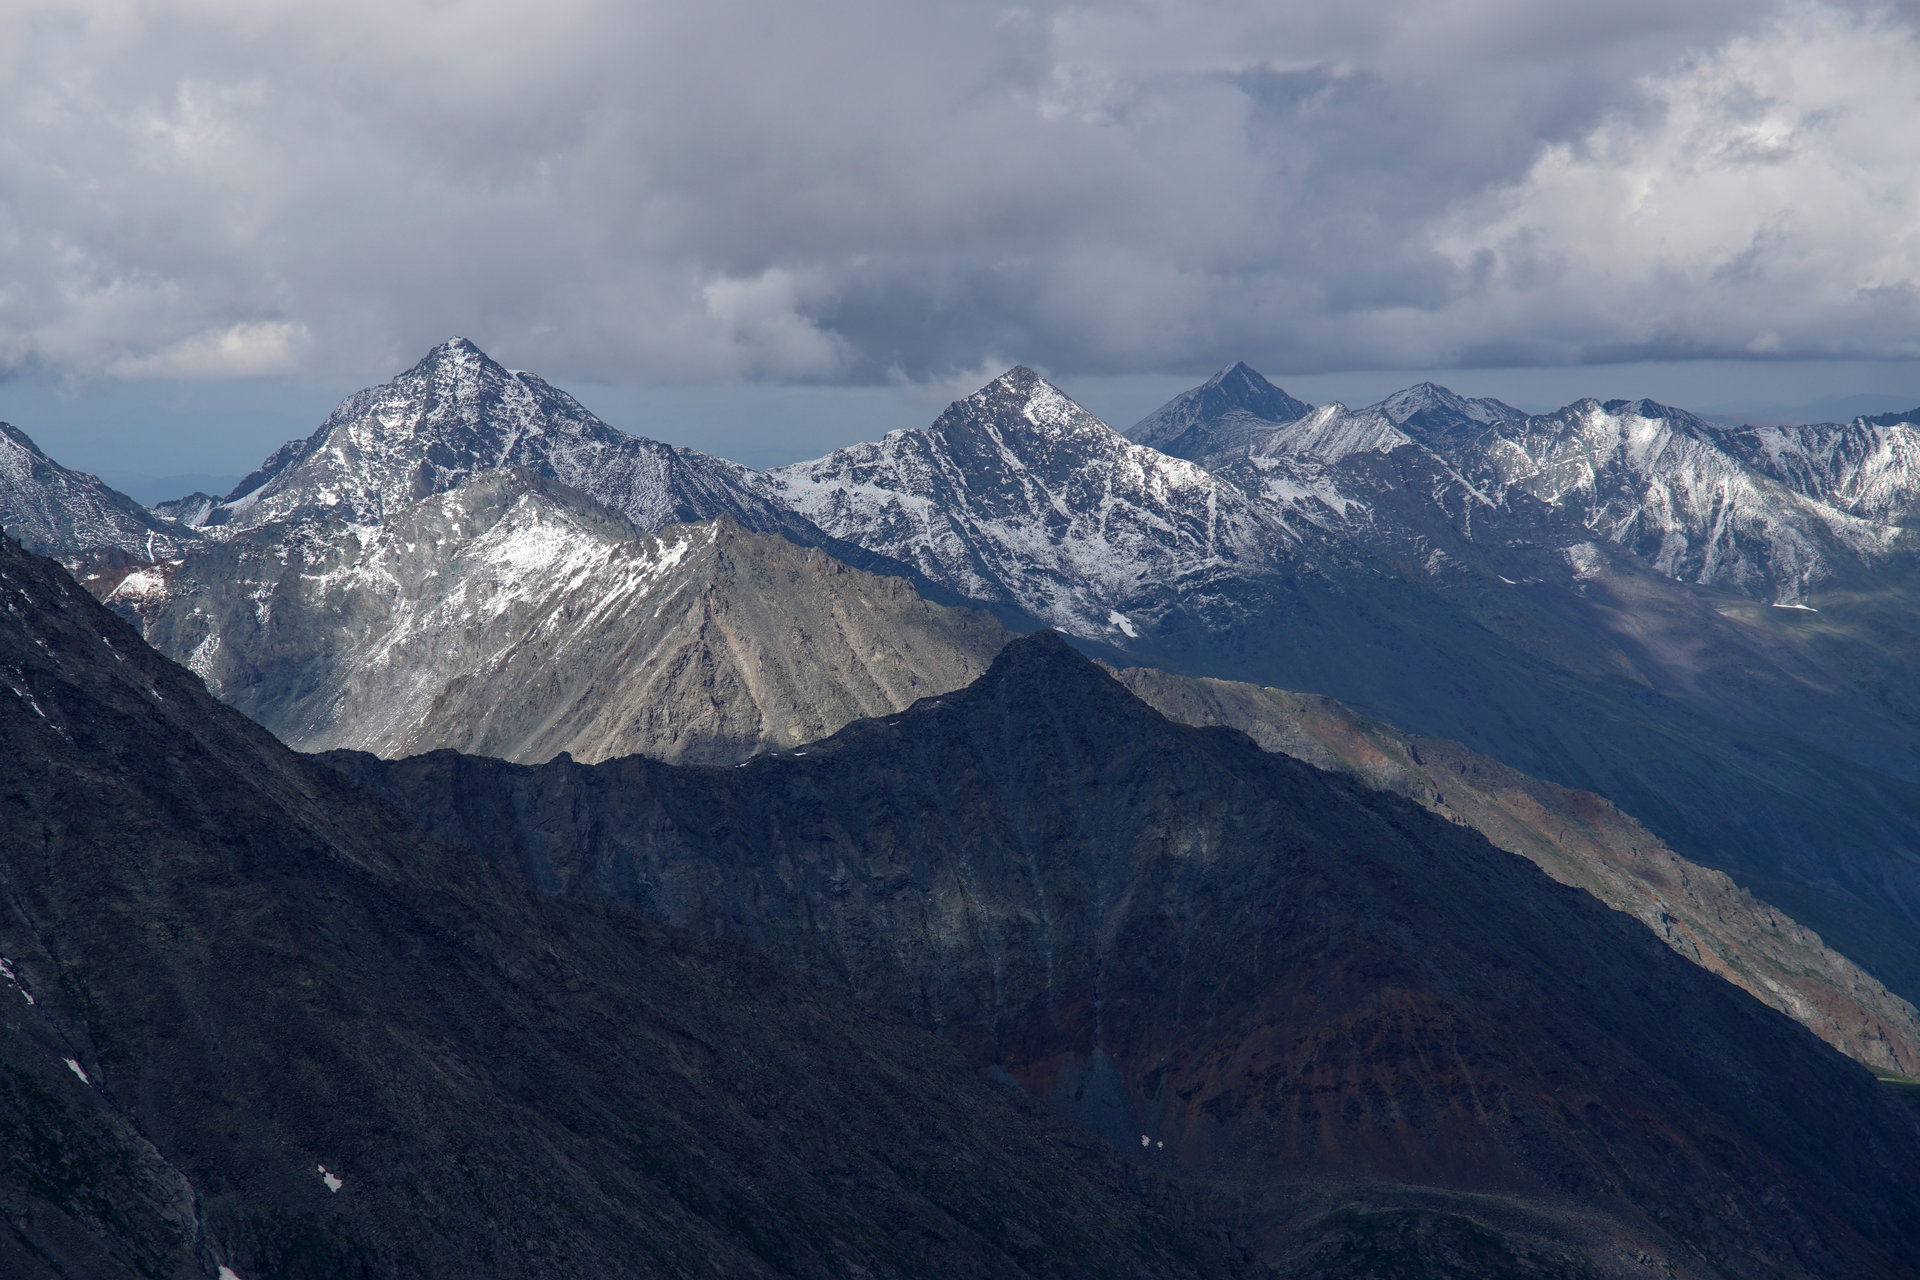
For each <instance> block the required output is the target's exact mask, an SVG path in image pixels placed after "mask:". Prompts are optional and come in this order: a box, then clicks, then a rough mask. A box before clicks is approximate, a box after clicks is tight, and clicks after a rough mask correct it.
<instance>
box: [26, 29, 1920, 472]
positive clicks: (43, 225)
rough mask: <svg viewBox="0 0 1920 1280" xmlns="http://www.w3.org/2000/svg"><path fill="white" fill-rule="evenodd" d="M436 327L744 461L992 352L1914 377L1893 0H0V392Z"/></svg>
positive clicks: (970, 377)
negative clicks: (1070, 0) (324, 0)
mask: <svg viewBox="0 0 1920 1280" xmlns="http://www.w3.org/2000/svg"><path fill="white" fill-rule="evenodd" d="M455 333H459V334H465V335H467V336H469V337H471V338H473V339H474V340H476V341H477V342H479V343H480V344H481V345H482V346H483V347H486V348H487V349H488V350H489V351H491V352H493V353H494V354H495V355H496V356H498V357H499V358H500V359H502V360H503V361H505V362H507V363H509V364H511V365H514V366H516V367H522V368H530V369H534V370H537V371H539V372H541V373H543V374H545V375H547V376H548V377H549V378H551V379H552V380H554V381H555V382H557V383H559V384H561V385H563V386H568V387H569V388H570V389H573V390H575V391H576V393H577V394H579V395H580V396H581V398H582V399H583V400H586V401H587V402H588V403H589V405H591V406H593V407H596V408H600V407H601V406H603V405H604V406H605V408H604V409H602V411H603V412H604V413H606V415H607V416H608V417H609V418H610V420H613V421H615V422H616V424H617V425H621V426H625V427H628V428H630V429H633V430H640V431H646V432H648V433H650V434H658V435H661V436H663V437H664V438H668V439H674V440H677V441H680V442H687V443H694V444H699V445H702V446H703V447H708V448H715V449H716V450H717V451H721V452H727V451H729V449H731V451H732V452H733V453H734V454H735V455H736V456H741V455H753V454H757V455H758V456H743V460H746V461H784V460H788V459H789V458H791V457H797V456H803V455H804V454H806V453H808V452H818V451H819V448H824V447H826V446H827V445H831V444H837V443H843V442H845V441H846V440H850V439H853V438H859V437H861V436H865V435H870V434H874V431H873V430H872V429H873V428H876V427H877V428H879V429H885V427H888V426H905V425H918V424H919V421H920V420H922V419H923V417H924V416H925V415H924V414H923V411H924V410H927V409H928V408H929V407H931V408H935V409H937V407H938V404H939V403H940V402H941V401H943V400H944V399H946V398H948V397H949V396H951V395H953V394H957V393H960V392H964V391H965V390H968V389H971V387H972V386H974V385H977V384H978V383H979V382H981V381H983V380H984V378H985V377H986V376H988V375H990V374H992V373H995V372H998V371H999V370H1000V369H1001V368H1003V367H1004V366H1006V365H1007V364H1010V363H1013V362H1015V361H1024V362H1027V363H1030V364H1034V365H1037V366H1039V367H1041V368H1043V369H1045V370H1046V371H1047V372H1049V373H1050V374H1051V375H1052V376H1053V377H1054V378H1055V380H1056V381H1059V382H1061V383H1062V385H1064V386H1066V387H1067V389H1068V390H1069V391H1073V392H1077V393H1079V394H1082V395H1083V396H1084V397H1085V398H1086V399H1088V401H1089V402H1090V404H1092V407H1094V408H1095V409H1096V410H1097V411H1101V412H1105V413H1107V414H1109V415H1110V416H1114V417H1115V418H1116V419H1118V420H1119V424H1120V425H1126V422H1128V421H1131V417H1132V416H1138V414H1139V413H1141V412H1145V411H1146V410H1147V409H1150V408H1152V407H1153V405H1154V404H1155V403H1158V401H1159V400H1160V399H1164V398H1165V395H1166V394H1171V392H1172V391H1174V390H1177V389H1179V388H1180V387H1181V386H1184V385H1187V384H1189V383H1191V382H1193V381H1196V380H1197V379H1198V378H1199V377H1202V376H1204V375H1205V374H1207V373H1208V372H1210V371H1211V370H1212V369H1214V368H1216V367H1218V366H1219V365H1221V364H1224V363H1226V362H1228V361H1230V360H1233V359H1246V360H1248V361H1250V362H1251V363H1253V364H1254V365H1255V366H1256V367H1258V368H1261V369H1262V370H1263V371H1265V372H1267V373H1268V374H1269V375H1270V376H1273V377H1274V378H1275V379H1276V380H1278V381H1280V382H1281V383H1282V384H1283V385H1287V386H1289V387H1290V388H1291V389H1294V390H1295V391H1296V393H1298V394H1305V395H1306V396H1307V397H1308V398H1310V399H1316V400H1323V399H1327V398H1331V397H1333V396H1336V395H1337V396H1339V397H1340V398H1343V399H1347V400H1349V401H1351V402H1363V401H1364V400H1365V399H1367V398H1369V397H1370V395H1371V394H1372V393H1373V392H1374V391H1375V390H1377V389H1381V388H1382V384H1383V383H1391V377H1394V376H1398V375H1399V374H1400V373H1402V372H1403V371H1405V372H1409V373H1410V374H1420V375H1422V376H1426V375H1433V376H1437V377H1439V378H1440V379H1441V380H1443V381H1448V382H1449V383H1450V384H1452V385H1455V386H1458V387H1459V388H1460V389H1463V390H1471V391H1474V392H1477V393H1482V394H1496V395H1503V396H1504V398H1508V399H1514V400H1516V401H1520V400H1525V399H1529V398H1531V399H1533V400H1535V401H1536V402H1538V403H1539V404H1540V405H1541V406H1542V407H1545V406H1546V405H1547V404H1549V403H1559V402H1561V401H1563V400H1565V399H1571V398H1572V397H1573V396H1574V395H1578V394H1584V393H1587V392H1589V391H1591V392H1593V393H1595V394H1642V393H1644V394H1656V395H1660V394H1664V395H1666V396H1667V398H1670V399H1676V400H1690V402H1691V403H1693V404H1695V405H1697V406H1700V407H1704V408H1716V407H1729V406H1735V405H1742V404H1745V405H1749V406H1755V407H1758V406H1762V405H1774V406H1790V405H1797V404H1807V403H1813V402H1818V401H1823V400H1826V399H1830V398H1832V397H1836V396H1841V395H1846V394H1849V393H1862V394H1873V395H1880V396H1890V397H1892V398H1893V399H1895V400H1899V399H1901V398H1903V397H1904V398H1906V399H1908V400H1912V399H1914V398H1916V397H1920V376H1917V375H1920V10H1916V7H1915V6H1914V5H1911V4H1906V5H1895V6H1873V5H1852V4H1827V3H1787V4H1773V5H1769V4H1764V3H1761V4H1756V3H1753V2H1752V0H1739V2H1733V3H1721V2H1720V0H1696V2H1695V3H1691V4H1681V5H1675V4H1674V3H1672V0H1610V2H1609V3H1606V4H1589V5H1568V4H1554V3H1522V2H1520V0H1417V2H1415V0H1405V2H1403V0H1339V2H1338V3H1335V2H1333V0H1315V2H1313V3H1300V2H1297V0H1250V2H1248V3H1219V4H1202V3H1192V2H1179V0H1134V2H1131V3H1090V4H1045V3H1038V4H1027V5H1017V6H1016V5H1006V4H997V3H996V4H985V3H978V4H976V3H967V2H965V0H943V3H939V4H913V3H901V0H890V2H886V3H882V2H879V0H875V2H873V3H864V2H860V0H853V2H842V3H813V4H795V3H792V2H791V0H786V2H784V3H782V2H774V0H736V2H724V0H720V2H716V0H708V2H706V3H700V4H693V3H685V2H682V3H674V4H647V3H634V2H633V0H618V2H608V3H598V2H596V0H546V2H545V3H543V4H540V5H532V4H527V3H525V2H524V0H478V2H461V0H435V2H432V3H420V2H416V0H377V2H370V3H361V2H359V0H333V2H331V3H328V4H324V5H321V4H314V3H311V0H308V2H306V3H302V4H298V5H292V4H287V5H278V4H272V3H266V2H264V0H200V2H195V0H169V2H168V3H166V4H150V3H143V2H141V0H118V2H116V0H88V2H87V3H85V4H62V3H43V2H41V0H0V376H5V377H6V378H7V379H8V381H6V382H4V383H0V417H4V418H7V419H8V420H11V421H14V422H16V423H17V424H18V425H20V426H22V427H24V428H25V429H26V430H28V431H29V432H30V433H32V434H34V435H35V436H36V438H38V439H40V441H41V443H42V445H43V446H44V447H46V448H48V450H49V451H50V452H52V453H54V455H55V456H56V457H61V458H62V460H63V461H69V462H72V463H73V464H74V465H85V466H89V467H92V468H94V469H100V470H103V471H109V470H113V467H110V466H107V465H105V464H103V462H102V459H103V458H105V459H107V460H108V461H109V462H115V463H118V464H120V467H121V469H122V470H123V471H124V470H126V469H127V468H133V469H136V470H145V471H148V472H154V471H156V470H157V471H166V470H167V468H168V465H169V463H176V464H178V465H176V466H174V468H173V469H175V470H179V471H192V470H209V471H216V472H221V471H227V472H239V471H243V470H245V469H247V468H248V467H249V466H251V465H252V464H253V463H254V462H255V461H257V459H258V456H259V454H261V453H262V452H264V450H265V448H267V447H269V446H271V445H272V444H275V443H278V441H279V440H280V439H283V438H286V437H288V436H290V435H296V434H304V433H305V432H306V431H308V430H311V428H312V427H313V426H314V425H316V424H317V423H318V421H319V419H320V417H322V416H324V414H325V412H326V409H327V408H328V407H329V405H330V404H331V402H332V400H333V399H336V398H337V397H338V395H339V394H341V393H344V391H346V390H351V389H352V388H353V387H356V386H359V385H362V384H364V383H368V382H373V381H379V380H382V379H384V378H385V377H387V376H390V375H391V374H392V373H393V372H395V371H397V370H398V369H400V368H402V367H404V366H405V365H407V364H408V363H411V361H412V360H414V359H415V358H417V357H418V356H419V355H420V354H421V353H422V352H423V351H424V350H425V349H426V348H427V347H429V346H431V345H432V344H433V343H434V342H437V341H439V340H441V339H443V338H445V337H447V336H449V335H451V334H455ZM1390 375H1391V376H1390ZM1629 379H1637V385H1633V386H1626V385H1621V383H1622V382H1623V381H1626V380H1629ZM1394 385H1397V384H1394ZM1516 387H1517V388H1522V390H1520V391H1515V390H1514V388H1516ZM1663 388H1668V389H1665V390H1663ZM1384 389H1390V386H1387V387H1385V388H1384ZM1563 391H1564V392H1565V394H1564V395H1563V394H1561V392H1563ZM1675 391H1684V392H1686V393H1687V394H1686V395H1685V396H1682V395H1677V394H1674V392H1675ZM1129 415H1131V416H1129ZM815 446H818V447H815ZM229 456H230V457H231V462H227V463H223V462H222V459H226V458H228V457H229Z"/></svg>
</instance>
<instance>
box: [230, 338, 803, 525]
mask: <svg viewBox="0 0 1920 1280" xmlns="http://www.w3.org/2000/svg"><path fill="white" fill-rule="evenodd" d="M499 467H528V468H531V469H533V470H534V471H536V472H537V473H539V474H541V475H544V476H548V477H551V478H553V479H556V480H559V481H561V482H562V483H565V484H569V485H572V486H574V487H575V488H578V489H580V490H582V491H584V492H586V493H588V494H590V495H591V496H593V497H594V498H596V499H598V500H599V501H601V502H603V503H605V504H606V505H607V506H609V507H611V508H612V509H613V510H615V511H617V512H618V513H620V514H621V515H623V516H625V517H627V518H628V519H630V520H632V521H634V522H635V523H636V524H637V525H639V526H640V527H641V528H643V529H648V530H653V529H659V528H661V527H663V526H665V525H667V524H669V523H672V522H675V521H683V520H702V519H709V518H711V517H713V516H717V515H730V516H732V517H734V518H735V519H737V520H739V521H740V522H741V523H742V524H743V525H746V526H747V527H748V528H753V529H761V530H765V531H770V532H780V533H783V534H787V535H788V536H792V537H796V538H797V539H799V540H801V541H807V540H809V539H811V540H816V541H817V540H818V536H819V535H818V531H817V530H813V529H811V527H810V526H808V525H807V524H806V522H805V521H804V520H801V519H798V518H796V517H795V516H793V514H792V513H791V512H787V511H782V510H780V509H778V508H776V507H774V506H772V505H770V504H768V503H767V502H766V501H765V500H764V499H763V498H761V497H759V496H758V495H755V494H753V493H752V492H750V491H749V490H748V488H747V487H746V486H745V485H744V484H743V483H742V482H741V480H740V478H739V476H738V475H737V474H736V473H737V471H738V470H739V469H738V468H735V467H733V466H732V464H728V463H723V462H721V461H719V460H718V459H714V458H708V457H706V456H705V455H704V454H698V453H694V452H692V451H688V450H678V449H675V448H673V447H672V446H671V445H666V444H661V443H660V442H658V441H654V440H647V439H643V438H641V437H637V436H630V435H628V434H626V433H625V432H622V431H618V430H616V429H614V428H613V427H611V426H609V425H607V424H606V423H604V422H602V421H601V420H600V419H598V418H596V417H595V416H594V415H593V414H592V413H590V412H588V411H587V410H586V408H585V407H583V406H582V405H581V404H580V402H579V401H577V400H575V399H574V398H573V397H572V396H570V395H568V394H567V393H566V392H564V391H561V390H559V389H558V388H555V387H553V386H551V385H549V384H548V383H547V382H546V381H544V380H543V379H541V378H539V377H537V376H535V375H534V374H531V373H517V372H514V371H512V370H509V369H507V368H505V367H504V366H502V365H500V364H499V363H498V362H496V361H495V360H493V359H492V357H490V356H488V355H487V353H486V352H484V351H482V350H481V349H480V348H479V346H477V345H476V344H475V343H473V342H472V341H471V340H469V339H467V338H461V337H455V338H451V339H448V340H447V341H446V342H443V343H441V344H440V345H438V346H436V347H434V348H433V349H432V350H431V351H429V352H428V353H427V354H426V355H425V356H424V357H423V358H422V359H421V360H419V361H418V362H417V363H416V364H414V365H413V366H412V367H411V368H409V369H407V370H406V371H405V372H404V373H402V374H400V375H399V376H398V377H396V378H394V379H393V380H392V381H391V382H387V383H384V384H382V385H380V386H377V387H369V388H367V389H366V390H364V391H360V392H357V393H355V394H354V395H352V396H350V397H348V398H347V399H346V400H345V401H344V402H343V403H342V404H341V405H340V407H339V408H337V409H335V410H334V411H333V413H332V415H330V416H329V417H328V418H327V420H326V421H325V422H324V423H322V424H321V426H320V428H319V430H317V431H315V432H314V433H313V434H312V435H311V436H309V437H307V438H306V439H305V440H295V441H290V442H288V443H287V444H286V445H284V446H282V447H281V448H280V450H279V451H277V452H276V453H275V454H273V456H271V457H269V458H268V459H267V460H266V462H265V463H263V464H262V465H261V467H260V469H259V470H257V471H255V472H254V473H253V474H252V475H250V476H248V477H247V478H246V479H245V480H243V481H242V482H241V483H240V485H239V486H238V487H236V488H235V490H234V491H233V492H232V493H231V494H229V495H228V496H227V498H226V499H225V500H224V501H223V502H221V503H220V504H219V505H218V506H216V507H215V508H214V509H213V511H212V512H210V513H209V514H208V516H207V519H206V525H207V527H208V530H209V532H211V533H213V534H214V536H216V537H220V536H225V533H226V532H229V531H231V530H234V529H241V528H253V527H256V526H258V525H261V524H265V523H268V522H270V521H276V520H285V519H289V518H304V517H305V516H307V515H316V516H326V517H334V516H338V517H343V518H346V519H348V520H351V521H353V522H356V523H374V522H378V521H379V520H382V519H384V518H385V517H386V516H388V515H390V514H392V513H393V512H396V511H398V510H400V509H401V508H403V507H405V506H407V505H408V504H410V503H413V502H416V501H418V500H420V499H421V498H424V497H427V496H429V495H431V494H436V493H445V492H447V491H448V490H450V489H452V488H453V487H455V486H456V485H458V484H459V483H460V482H461V481H462V480H463V479H465V478H466V477H468V476H470V475H473V474H475V473H477V472H480V471H487V470H492V469H494V468H499Z"/></svg>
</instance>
